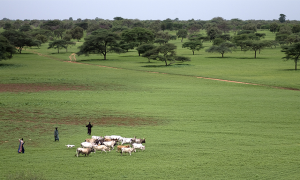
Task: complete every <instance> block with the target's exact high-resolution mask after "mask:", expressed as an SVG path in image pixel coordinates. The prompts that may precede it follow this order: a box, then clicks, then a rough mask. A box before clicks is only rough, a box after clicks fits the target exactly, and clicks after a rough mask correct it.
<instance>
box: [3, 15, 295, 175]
mask: <svg viewBox="0 0 300 180" xmlns="http://www.w3.org/2000/svg"><path fill="white" fill-rule="evenodd" d="M274 18H276V19H274V20H240V19H231V20H226V19H224V18H222V17H216V18H213V19H211V20H206V21H204V20H195V19H190V20H179V19H178V18H176V19H165V20H139V19H126V18H122V17H115V18H114V19H113V20H105V19H101V18H95V19H76V20H75V19H73V18H71V17H70V18H69V19H65V20H36V19H33V20H29V19H25V20H19V19H17V20H11V19H7V18H3V19H2V20H0V134H1V136H0V147H1V151H0V155H1V158H0V159H1V165H0V171H1V177H0V179H96V178H101V179H102V178H107V179H284V180H287V179H298V178H299V177H300V172H299V166H300V156H299V148H300V134H299V129H300V119H299V117H300V104H299V102H300V72H299V70H298V61H299V56H300V22H299V21H296V20H286V15H284V14H280V15H279V17H274ZM89 122H90V123H91V125H92V128H91V135H90V134H89V133H87V127H86V126H87V125H88V124H89ZM55 128H57V130H56V129H55ZM112 135H115V136H112ZM96 136H97V137H96ZM104 136H107V137H106V139H104ZM22 138H23V141H21V140H20V139H22ZM93 138H94V139H93ZM95 138H97V140H95ZM58 139H59V140H58ZM57 140H58V141H57ZM85 141H92V143H91V145H90V146H88V147H85V148H83V149H79V148H82V147H81V146H83V145H82V142H85ZM103 141H104V142H105V141H109V142H110V143H115V144H114V145H112V146H111V145H107V143H108V142H106V143H104V142H103ZM93 142H94V143H96V144H93ZM122 142H123V143H124V144H123V145H124V146H125V145H128V147H135V149H130V148H128V147H119V149H118V146H120V145H121V144H122ZM23 143H24V144H23ZM133 143H138V144H139V143H141V144H139V145H134V144H133ZM84 144H87V143H84ZM100 144H105V145H106V146H109V147H106V146H105V145H100ZM67 145H74V147H72V146H67ZM22 147H23V148H24V150H25V151H24V153H22ZM137 147H141V149H139V148H137ZM18 148H19V149H18ZM100 148H103V151H104V150H105V149H106V150H105V152H102V151H101V150H100ZM94 150H97V151H96V152H95V153H94V152H93V151H94ZM131 151H133V152H131ZM79 152H82V154H79V155H78V157H77V154H78V153H79ZM126 152H128V153H126ZM130 153H131V154H130ZM74 155H75V156H74Z"/></svg>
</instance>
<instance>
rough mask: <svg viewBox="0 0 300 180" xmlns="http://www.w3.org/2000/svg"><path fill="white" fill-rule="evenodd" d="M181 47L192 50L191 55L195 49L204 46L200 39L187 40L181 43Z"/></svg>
mask: <svg viewBox="0 0 300 180" xmlns="http://www.w3.org/2000/svg"><path fill="white" fill-rule="evenodd" d="M182 48H187V49H190V50H192V52H193V55H194V54H195V51H199V50H200V49H202V48H204V47H203V45H202V42H201V41H188V42H185V43H183V44H182Z"/></svg>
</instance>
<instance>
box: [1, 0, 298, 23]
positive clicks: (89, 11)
mask: <svg viewBox="0 0 300 180" xmlns="http://www.w3.org/2000/svg"><path fill="white" fill-rule="evenodd" d="M299 7H300V0H0V19H2V18H8V19H21V20H23V19H30V20H32V19H45V20H48V19H60V20H62V19H69V17H72V18H73V19H74V20H76V19H77V18H81V19H86V18H87V19H95V18H96V17H98V18H102V19H113V18H114V17H117V16H120V17H123V18H126V19H140V20H151V19H152V20H158V19H159V20H164V19H167V18H171V19H175V18H179V20H189V19H192V18H193V19H195V20H197V19H201V20H210V19H212V18H214V17H223V18H224V19H227V20H230V19H233V18H239V19H242V20H249V19H255V20H273V19H278V18H279V14H285V15H286V19H287V20H288V19H289V20H300V10H299Z"/></svg>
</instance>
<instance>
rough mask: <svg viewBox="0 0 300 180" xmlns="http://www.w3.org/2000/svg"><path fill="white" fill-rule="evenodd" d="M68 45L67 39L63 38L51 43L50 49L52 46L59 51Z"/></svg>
mask: <svg viewBox="0 0 300 180" xmlns="http://www.w3.org/2000/svg"><path fill="white" fill-rule="evenodd" d="M66 45H67V41H65V40H63V39H60V40H55V41H53V42H50V43H49V47H48V49H51V48H54V49H57V53H59V49H62V48H67V46H66Z"/></svg>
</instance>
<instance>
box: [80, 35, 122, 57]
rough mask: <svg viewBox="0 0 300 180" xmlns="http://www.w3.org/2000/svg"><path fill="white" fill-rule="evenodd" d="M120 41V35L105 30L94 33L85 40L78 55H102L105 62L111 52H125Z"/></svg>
mask: <svg viewBox="0 0 300 180" xmlns="http://www.w3.org/2000/svg"><path fill="white" fill-rule="evenodd" d="M120 39H121V38H120V36H119V35H118V34H116V33H113V32H110V31H107V30H105V29H102V30H97V31H94V32H92V34H91V35H90V36H88V37H87V38H85V42H84V43H83V45H82V46H80V47H79V49H80V50H79V52H78V53H76V54H78V55H82V54H84V55H86V56H88V55H89V54H102V55H103V56H104V60H106V55H107V53H109V52H117V53H121V52H124V50H123V49H122V48H120V46H119V44H118V40H120Z"/></svg>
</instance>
